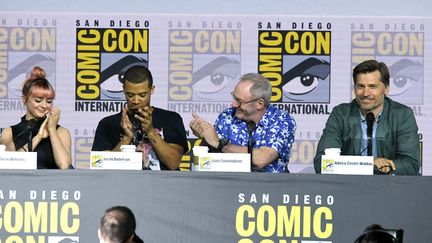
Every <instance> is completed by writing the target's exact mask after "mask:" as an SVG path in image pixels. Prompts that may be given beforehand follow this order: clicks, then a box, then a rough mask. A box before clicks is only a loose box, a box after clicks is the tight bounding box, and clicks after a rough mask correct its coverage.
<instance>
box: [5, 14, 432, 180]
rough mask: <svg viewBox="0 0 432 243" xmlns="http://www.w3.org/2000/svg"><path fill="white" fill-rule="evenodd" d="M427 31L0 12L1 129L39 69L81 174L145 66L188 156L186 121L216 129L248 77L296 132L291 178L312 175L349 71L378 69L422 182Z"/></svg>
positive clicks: (425, 21)
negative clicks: (136, 67) (122, 77)
mask: <svg viewBox="0 0 432 243" xmlns="http://www.w3.org/2000/svg"><path fill="white" fill-rule="evenodd" d="M431 25H432V19H431V18H419V17H416V18H410V17H368V18H365V17H362V16H359V17H339V16H241V15H240V16H236V15H162V14H145V15H139V14H127V13H123V14H106V13H67V12H65V13H32V12H2V13H1V17H0V110H1V113H0V127H1V128H5V127H8V126H10V125H14V124H16V123H18V122H19V119H20V117H21V116H22V115H24V113H25V107H24V106H23V104H22V102H21V85H22V82H23V80H25V78H26V74H27V73H28V72H29V71H30V70H31V68H32V67H33V66H35V65H39V66H41V67H43V68H44V69H45V71H46V72H47V74H48V77H47V78H48V80H49V81H50V82H51V83H52V84H53V85H54V87H55V89H56V100H55V102H54V104H55V105H56V106H58V107H60V108H61V109H62V115H61V122H60V123H61V125H62V126H64V127H66V128H68V129H69V130H70V132H71V134H72V139H73V153H74V164H75V167H77V168H88V164H89V152H90V149H91V146H92V142H93V137H94V133H95V129H96V126H97V124H98V122H99V120H100V119H101V118H103V117H105V116H107V115H110V114H113V113H116V112H120V110H121V109H122V107H123V106H124V105H125V101H124V94H123V93H122V86H121V83H120V81H119V79H118V72H119V71H120V70H122V68H123V67H125V66H126V65H129V64H131V63H144V64H145V65H148V67H149V69H150V70H151V71H152V73H153V76H154V80H155V81H154V83H155V86H156V89H155V93H154V94H153V96H152V105H153V106H158V107H161V108H165V109H168V110H172V111H176V112H178V113H180V115H181V116H182V117H183V121H184V124H185V126H186V130H187V132H188V138H189V144H190V147H192V146H195V145H198V144H200V142H201V141H200V140H198V139H197V138H196V137H195V136H194V135H193V134H192V133H191V132H190V129H189V127H188V124H189V122H190V120H191V117H192V112H196V113H197V114H199V115H200V116H202V117H203V118H205V119H206V120H208V121H209V122H214V120H215V119H216V117H217V115H218V114H219V113H220V112H221V111H222V110H224V109H225V108H228V107H230V106H231V95H230V92H231V91H232V90H233V88H234V86H235V84H236V82H237V81H238V79H239V78H240V76H241V75H242V74H245V73H248V72H258V73H262V74H263V75H264V76H266V77H267V78H268V79H269V80H270V81H271V83H272V86H273V96H272V105H274V106H277V107H279V108H281V109H284V110H287V111H289V112H290V113H291V114H292V115H293V116H294V118H295V120H296V122H297V126H298V128H297V132H296V136H295V143H294V145H293V149H292V151H291V158H290V165H289V168H290V170H291V172H294V173H313V164H312V161H313V157H314V155H315V151H316V146H317V143H318V141H319V138H320V136H321V134H322V129H323V128H324V125H325V122H326V120H327V118H328V116H329V114H330V112H331V110H332V108H333V107H334V106H335V105H337V104H339V103H343V102H349V101H351V100H352V99H353V97H354V96H353V85H352V78H351V75H352V73H351V72H352V68H353V67H354V66H355V65H357V64H358V63H360V62H361V61H364V60H367V59H377V60H379V61H383V62H385V63H387V65H388V66H389V68H390V72H391V84H390V94H389V96H390V97H391V98H392V99H394V100H396V101H399V102H401V103H404V104H406V105H408V106H410V107H411V108H412V109H413V111H414V113H415V116H416V119H417V123H418V126H419V139H420V141H421V144H422V148H421V152H422V158H426V159H424V161H423V166H422V173H423V175H431V174H432V162H430V161H428V159H427V158H429V157H431V155H432V150H430V149H428V148H430V147H431V146H432V141H431V137H432V129H431V127H430V124H431V122H430V119H428V115H429V113H430V112H431V111H432V107H431V104H432V102H431V99H432V95H431V94H432V91H431V90H432V88H431V84H429V83H428V81H429V82H430V81H431V78H430V76H431V70H432V61H431V58H430V57H431V53H430V50H432V48H431V47H432V43H431V38H430V34H431V33H432V26H431ZM189 168H190V153H189V152H188V153H187V154H186V155H185V156H184V157H183V163H182V169H183V170H189Z"/></svg>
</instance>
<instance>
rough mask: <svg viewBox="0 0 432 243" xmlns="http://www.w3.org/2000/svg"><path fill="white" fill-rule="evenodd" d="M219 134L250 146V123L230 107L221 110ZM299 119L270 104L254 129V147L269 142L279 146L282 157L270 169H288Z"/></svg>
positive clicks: (277, 171)
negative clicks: (240, 117)
mask: <svg viewBox="0 0 432 243" xmlns="http://www.w3.org/2000/svg"><path fill="white" fill-rule="evenodd" d="M214 126H215V129H216V132H217V134H218V136H219V138H226V139H228V140H229V142H230V143H232V144H237V145H242V146H247V144H248V129H247V123H246V122H245V121H244V120H241V119H239V118H237V117H236V116H235V109H234V108H228V109H226V110H224V111H223V112H222V113H221V114H219V116H218V118H217V119H216V122H215V125H214ZM295 130H296V123H295V121H294V118H293V117H292V116H291V115H290V114H289V113H288V112H286V111H283V110H279V109H277V108H275V107H273V106H271V105H270V106H269V107H268V109H267V111H266V113H265V114H264V116H263V117H262V118H261V120H260V121H259V123H258V124H257V126H256V129H255V131H254V132H253V133H252V138H253V140H254V141H255V144H254V148H259V147H261V146H266V147H269V148H273V149H275V150H276V151H277V152H278V153H279V157H278V158H277V159H276V160H275V161H273V162H271V163H270V164H269V165H268V166H266V167H265V171H266V172H269V173H287V172H289V171H288V160H289V155H290V152H291V146H292V143H293V142H294V135H295Z"/></svg>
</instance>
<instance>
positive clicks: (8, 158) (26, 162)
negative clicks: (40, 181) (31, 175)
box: [0, 152, 37, 170]
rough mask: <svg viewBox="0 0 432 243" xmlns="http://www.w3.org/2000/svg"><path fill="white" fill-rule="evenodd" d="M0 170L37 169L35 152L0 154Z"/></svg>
mask: <svg viewBox="0 0 432 243" xmlns="http://www.w3.org/2000/svg"><path fill="white" fill-rule="evenodd" d="M0 169H31V170H36V169H37V153H36V152H1V153H0Z"/></svg>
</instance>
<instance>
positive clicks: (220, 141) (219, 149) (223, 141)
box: [217, 138, 229, 152]
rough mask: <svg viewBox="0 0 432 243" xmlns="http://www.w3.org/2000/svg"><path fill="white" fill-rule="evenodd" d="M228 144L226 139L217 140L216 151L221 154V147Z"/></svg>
mask: <svg viewBox="0 0 432 243" xmlns="http://www.w3.org/2000/svg"><path fill="white" fill-rule="evenodd" d="M228 144H229V140H228V139H226V138H221V139H219V144H218V147H217V150H218V151H220V152H222V149H223V147H225V146H227V145H228Z"/></svg>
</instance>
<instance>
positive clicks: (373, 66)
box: [353, 60, 390, 87]
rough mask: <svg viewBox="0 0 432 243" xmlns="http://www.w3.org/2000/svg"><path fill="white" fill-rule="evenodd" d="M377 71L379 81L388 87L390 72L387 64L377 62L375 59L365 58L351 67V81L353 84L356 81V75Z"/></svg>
mask: <svg viewBox="0 0 432 243" xmlns="http://www.w3.org/2000/svg"><path fill="white" fill-rule="evenodd" d="M375 71H378V72H379V73H380V74H381V77H380V81H381V82H382V83H383V84H384V85H385V86H386V87H388V86H389V85H390V72H389V70H388V68H387V65H386V64H385V63H383V62H378V61H376V60H367V61H364V62H362V63H360V64H358V65H357V66H356V67H355V68H354V69H353V81H354V84H355V83H357V75H359V74H365V73H372V72H375Z"/></svg>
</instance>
